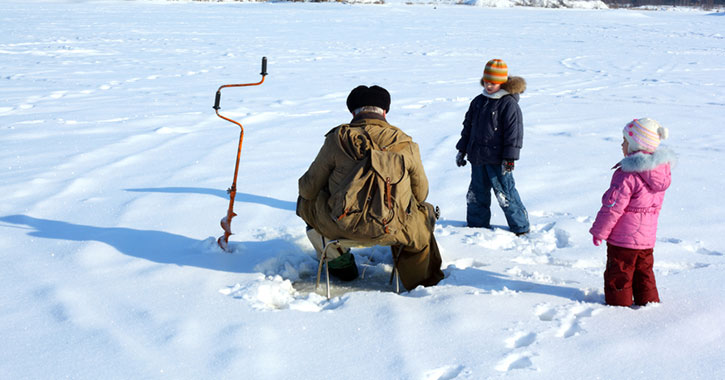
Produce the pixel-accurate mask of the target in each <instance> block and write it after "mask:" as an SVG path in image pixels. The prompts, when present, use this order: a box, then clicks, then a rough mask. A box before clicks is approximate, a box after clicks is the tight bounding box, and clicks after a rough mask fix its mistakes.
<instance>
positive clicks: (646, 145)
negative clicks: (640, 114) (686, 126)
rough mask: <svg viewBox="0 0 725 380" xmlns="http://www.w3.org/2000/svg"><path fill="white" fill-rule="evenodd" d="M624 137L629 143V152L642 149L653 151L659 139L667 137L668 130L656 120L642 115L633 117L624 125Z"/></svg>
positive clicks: (658, 143)
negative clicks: (637, 117) (636, 117)
mask: <svg viewBox="0 0 725 380" xmlns="http://www.w3.org/2000/svg"><path fill="white" fill-rule="evenodd" d="M622 132H623V133H624V138H625V139H627V142H628V143H629V152H628V153H632V152H636V151H640V150H644V151H647V152H654V151H655V150H657V147H658V146H659V145H660V141H661V140H665V139H667V138H668V137H669V130H668V129H667V128H665V127H663V126H661V125H660V123H658V122H657V120H654V119H650V118H648V117H644V118H641V119H634V120H632V121H631V122H629V123H627V125H625V126H624V130H623V131H622Z"/></svg>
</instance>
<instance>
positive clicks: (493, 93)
mask: <svg viewBox="0 0 725 380" xmlns="http://www.w3.org/2000/svg"><path fill="white" fill-rule="evenodd" d="M481 85H482V86H483V93H482V94H481V95H478V96H477V97H476V98H474V99H473V101H471V105H470V106H469V108H468V112H466V116H465V119H464V120H463V131H461V139H460V140H459V141H458V144H456V149H458V155H457V156H456V164H457V165H458V166H459V167H460V166H464V165H466V157H468V161H469V162H471V184H470V186H469V188H468V194H467V195H466V201H467V202H466V203H467V211H466V222H467V224H468V226H469V227H485V228H491V190H493V192H494V194H495V195H496V199H497V200H498V204H499V206H501V209H502V210H503V212H504V215H505V216H506V221H507V223H508V225H509V229H510V230H511V232H513V233H515V234H516V235H519V236H520V235H524V234H526V233H528V232H529V217H528V213H527V212H526V208H525V207H524V204H523V203H522V202H521V198H520V197H519V193H518V191H516V184H515V182H514V177H513V170H514V161H516V160H518V159H519V151H520V150H521V147H522V145H523V139H524V125H523V117H522V115H521V108H519V104H518V101H519V94H521V93H523V92H524V91H525V90H526V81H525V80H524V78H521V77H515V76H513V77H509V76H508V66H507V65H506V63H505V62H504V61H502V60H500V59H492V60H490V61H488V63H486V67H485V69H484V71H483V78H481Z"/></svg>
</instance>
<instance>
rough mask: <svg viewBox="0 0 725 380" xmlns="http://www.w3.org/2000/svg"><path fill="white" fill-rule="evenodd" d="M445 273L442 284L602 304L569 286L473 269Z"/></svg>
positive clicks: (592, 296)
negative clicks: (543, 295)
mask: <svg viewBox="0 0 725 380" xmlns="http://www.w3.org/2000/svg"><path fill="white" fill-rule="evenodd" d="M445 272H447V275H446V278H445V280H444V282H443V283H446V282H450V283H453V284H455V285H463V286H472V287H475V288H479V289H481V290H484V291H489V292H493V291H496V292H500V291H504V290H505V289H508V290H512V291H518V292H522V293H538V294H545V295H550V296H556V297H562V298H568V299H570V300H572V301H580V302H596V303H603V302H604V299H603V297H601V295H600V294H598V293H597V294H586V293H584V291H583V290H582V289H579V288H573V287H569V286H560V285H548V284H538V283H535V282H529V281H522V280H517V279H514V278H511V277H509V276H507V275H504V274H501V273H496V272H491V271H487V270H483V269H480V268H475V267H468V268H464V269H458V268H455V267H453V268H451V267H449V268H448V269H446V270H445Z"/></svg>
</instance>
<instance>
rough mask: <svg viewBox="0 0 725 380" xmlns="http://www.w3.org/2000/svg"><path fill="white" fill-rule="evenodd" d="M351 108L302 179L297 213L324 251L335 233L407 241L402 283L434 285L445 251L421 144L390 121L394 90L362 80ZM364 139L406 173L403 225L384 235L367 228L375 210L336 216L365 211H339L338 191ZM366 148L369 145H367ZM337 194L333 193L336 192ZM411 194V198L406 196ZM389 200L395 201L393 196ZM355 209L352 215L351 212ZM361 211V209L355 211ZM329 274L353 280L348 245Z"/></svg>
mask: <svg viewBox="0 0 725 380" xmlns="http://www.w3.org/2000/svg"><path fill="white" fill-rule="evenodd" d="M347 108H348V110H349V111H350V113H352V116H353V117H352V120H351V121H350V122H349V123H348V124H342V125H339V126H337V127H335V128H333V129H332V130H330V131H329V132H328V133H327V134H326V135H325V141H324V144H323V145H322V148H321V149H320V151H319V153H318V154H317V157H316V158H315V160H314V161H313V162H312V164H311V165H310V167H309V169H308V170H307V172H305V173H304V175H303V176H302V177H301V178H300V179H299V197H298V200H297V215H299V216H300V217H301V218H302V219H303V220H304V221H305V222H306V223H307V236H308V237H309V239H310V241H311V243H312V245H313V247H314V248H315V250H316V251H317V257H318V260H319V259H320V257H321V254H322V249H323V243H324V242H326V241H329V240H330V239H349V240H354V241H358V242H366V243H375V244H379V245H392V244H400V245H402V250H401V254H400V256H399V259H398V263H397V266H398V271H399V274H400V280H401V282H402V284H403V286H404V287H405V288H406V289H408V290H411V289H414V288H415V287H417V286H418V285H424V286H432V285H435V284H437V283H438V282H439V281H440V280H441V279H442V278H443V272H442V271H441V256H440V252H439V250H438V245H437V243H436V239H435V237H434V236H433V229H434V225H435V221H436V219H437V215H436V212H435V209H434V207H433V206H432V205H431V204H429V203H427V202H426V197H427V196H428V179H427V177H426V175H425V171H424V170H423V164H422V161H421V158H420V152H419V149H418V145H417V144H416V143H415V142H413V140H412V138H411V137H410V136H408V135H407V134H405V133H404V132H403V131H401V130H400V129H398V128H397V127H395V126H393V125H390V124H389V123H388V122H387V120H386V116H387V114H388V112H389V111H390V93H389V92H388V91H387V90H386V89H384V88H382V87H380V86H371V87H368V86H362V85H361V86H358V87H356V88H354V89H353V90H352V91H351V92H350V94H349V96H348V97H347ZM352 132H355V133H356V134H354V136H357V138H358V139H357V140H365V139H367V140H365V141H368V142H371V143H372V144H373V145H377V146H378V147H381V149H382V150H384V151H386V152H391V154H393V158H394V159H395V160H394V161H395V162H398V166H395V168H387V169H388V170H390V169H392V170H393V171H395V170H398V169H396V168H399V171H400V172H399V173H393V174H392V176H394V177H396V178H403V180H400V182H399V183H398V185H397V188H396V191H397V192H398V193H397V194H396V198H395V201H396V202H397V201H399V200H400V199H408V200H407V201H406V202H408V203H409V204H406V205H403V206H402V207H404V210H403V212H399V213H398V214H397V215H398V217H400V218H403V219H401V220H400V222H401V223H400V226H401V227H400V228H399V229H396V230H391V231H389V232H387V233H384V234H382V235H381V236H369V233H368V228H367V227H373V226H372V225H371V223H373V222H372V220H373V219H375V215H372V213H374V212H375V210H372V208H371V210H368V211H369V212H370V213H371V215H365V216H364V217H363V218H362V219H360V221H359V224H358V225H357V226H355V227H351V228H341V227H340V224H339V223H337V221H339V220H341V219H343V218H345V219H346V218H348V217H349V218H352V217H355V216H359V215H360V214H362V213H361V212H359V211H354V210H353V211H350V210H345V211H344V212H342V213H340V215H337V214H336V213H335V212H334V211H333V210H335V209H336V208H337V207H339V205H337V204H336V202H338V201H337V199H339V198H338V197H337V195H338V194H340V192H341V191H343V189H344V188H345V187H346V186H347V185H348V183H349V182H350V178H351V173H352V174H354V173H355V171H356V168H357V167H358V162H359V158H360V157H362V156H361V155H359V154H360V152H359V151H360V150H361V147H360V146H359V145H360V143H359V141H358V142H356V141H357V140H356V139H353V138H350V137H349V136H351V135H352V134H350V133H352ZM362 151H363V153H364V152H365V151H364V149H363V150H362ZM331 195H332V196H331ZM406 197H407V198H406ZM387 201H388V203H392V200H391V198H388V200H387ZM348 213H350V214H351V215H348ZM354 213H357V214H354ZM328 265H329V270H330V274H332V275H333V276H335V277H337V278H339V279H341V280H347V281H349V280H353V279H355V278H357V276H358V269H357V265H356V264H355V258H354V256H353V254H352V253H351V252H350V250H349V249H348V250H347V251H346V252H342V254H341V255H340V256H338V257H336V258H334V259H331V260H329V261H328Z"/></svg>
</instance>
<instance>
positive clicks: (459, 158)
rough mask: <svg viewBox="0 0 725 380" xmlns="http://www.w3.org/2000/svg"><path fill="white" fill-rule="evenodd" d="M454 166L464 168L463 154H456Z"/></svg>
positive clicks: (464, 155)
mask: <svg viewBox="0 0 725 380" xmlns="http://www.w3.org/2000/svg"><path fill="white" fill-rule="evenodd" d="M456 165H458V167H459V168H460V167H461V166H466V154H465V153H463V152H458V154H457V155H456Z"/></svg>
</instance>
